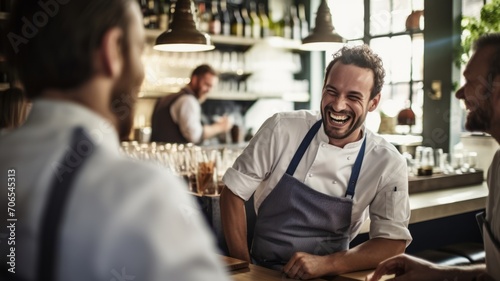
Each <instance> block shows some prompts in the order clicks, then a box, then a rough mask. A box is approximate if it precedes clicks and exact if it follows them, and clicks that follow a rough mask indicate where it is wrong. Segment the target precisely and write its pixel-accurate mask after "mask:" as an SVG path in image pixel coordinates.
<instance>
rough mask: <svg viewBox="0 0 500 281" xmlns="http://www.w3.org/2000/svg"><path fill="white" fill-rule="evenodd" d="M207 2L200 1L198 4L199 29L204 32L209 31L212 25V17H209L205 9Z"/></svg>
mask: <svg viewBox="0 0 500 281" xmlns="http://www.w3.org/2000/svg"><path fill="white" fill-rule="evenodd" d="M205 7H206V6H205V2H200V3H199V4H198V30H200V31H202V32H208V31H209V25H210V22H209V21H210V19H209V17H210V16H209V14H208V13H207V11H206V9H205Z"/></svg>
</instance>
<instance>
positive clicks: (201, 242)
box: [0, 100, 229, 281]
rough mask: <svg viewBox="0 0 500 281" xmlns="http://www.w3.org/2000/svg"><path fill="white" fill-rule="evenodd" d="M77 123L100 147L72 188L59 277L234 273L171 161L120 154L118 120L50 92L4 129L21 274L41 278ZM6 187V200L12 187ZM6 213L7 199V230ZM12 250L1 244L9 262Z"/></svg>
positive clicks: (1, 166)
mask: <svg viewBox="0 0 500 281" xmlns="http://www.w3.org/2000/svg"><path fill="white" fill-rule="evenodd" d="M77 126H81V127H83V128H84V129H85V131H86V132H88V134H89V135H90V138H91V139H92V142H93V143H94V145H95V148H94V153H93V154H92V156H91V157H90V158H88V160H87V162H86V164H85V165H84V166H82V169H81V170H80V174H79V175H78V177H76V178H75V182H74V185H73V187H72V190H71V193H70V195H69V198H68V203H67V206H66V211H65V215H64V216H63V224H62V229H61V236H60V238H61V239H60V241H59V245H60V251H59V252H58V253H57V255H56V256H57V258H58V263H57V271H56V275H57V276H58V277H59V278H58V279H57V280H72V281H80V280H81V281H91V280H102V281H109V280H131V279H129V278H132V277H134V280H141V281H143V280H155V281H156V280H175V281H178V280H192V281H198V280H207V281H209V280H210V281H212V280H229V279H228V278H227V277H226V273H225V269H224V267H223V265H221V264H220V261H219V260H218V257H217V255H216V254H215V253H216V251H217V250H216V247H215V244H214V243H215V241H214V239H213V237H212V236H211V235H210V234H209V232H208V228H207V226H206V224H205V222H203V219H202V217H201V216H200V212H199V209H198V206H197V204H196V202H195V201H194V199H193V198H192V197H190V196H189V195H188V194H187V193H186V192H185V190H187V187H186V186H185V184H184V183H183V182H181V181H180V180H179V179H178V178H176V177H174V176H172V175H171V174H169V173H168V172H167V171H166V170H163V169H160V168H159V167H155V166H152V165H151V166H150V165H148V164H146V163H142V162H137V161H134V160H132V159H129V158H127V157H126V156H124V155H122V154H121V153H120V151H119V149H120V147H119V140H118V136H117V133H116V131H115V129H114V128H113V127H112V126H111V124H110V123H108V122H107V121H106V120H104V119H103V118H101V117H100V116H98V115H97V114H95V113H94V112H92V111H90V110H88V109H87V108H85V107H82V106H80V105H78V104H75V103H69V102H61V101H49V100H39V101H35V103H34V105H33V110H32V112H31V114H30V116H29V117H28V120H27V122H26V123H25V124H24V125H23V126H22V127H21V128H19V129H17V130H14V131H12V132H11V133H9V134H7V135H5V136H2V137H1V138H0V159H2V160H1V162H0V171H1V173H0V180H1V182H2V185H3V186H6V183H7V171H8V170H15V183H16V188H15V192H16V194H15V198H16V201H15V202H16V206H15V209H16V217H17V219H18V222H17V225H16V230H15V237H16V244H15V247H16V268H15V270H16V274H17V276H18V277H21V278H26V280H34V278H35V274H36V267H37V263H38V260H37V249H38V240H37V239H38V235H39V234H40V227H41V225H40V221H41V217H42V214H43V210H44V207H45V204H46V202H47V196H48V192H49V186H50V185H51V182H52V181H53V180H54V178H55V177H56V175H55V173H56V171H61V170H58V167H62V166H61V165H65V166H66V167H70V168H71V167H72V166H71V161H70V160H63V159H62V157H63V155H64V154H65V150H66V149H68V146H69V143H70V139H69V138H70V136H71V134H72V131H73V129H74V128H75V127H77ZM73 167H74V166H73ZM1 194H2V195H1V196H0V201H1V202H0V203H1V204H2V206H5V207H6V206H7V201H6V195H7V190H6V188H5V189H4V190H3V191H2V193H1ZM6 215H7V210H6V209H5V210H4V211H2V212H0V220H1V222H0V224H1V225H2V228H1V229H0V232H5V229H6V228H5V227H4V226H3V225H4V223H5V222H6V218H5V216H6ZM5 247H7V243H4V241H2V243H0V252H1V253H7V249H6V248H5ZM8 247H10V246H8ZM5 259H6V254H2V256H0V262H1V263H2V268H3V267H4V266H5V265H6V261H5ZM125 277H126V278H125ZM123 278H125V279H123Z"/></svg>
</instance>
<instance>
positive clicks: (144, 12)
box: [139, 0, 149, 28]
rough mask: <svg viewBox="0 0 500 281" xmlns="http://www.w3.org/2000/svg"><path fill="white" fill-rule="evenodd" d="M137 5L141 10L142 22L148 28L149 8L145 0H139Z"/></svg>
mask: <svg viewBox="0 0 500 281" xmlns="http://www.w3.org/2000/svg"><path fill="white" fill-rule="evenodd" d="M139 5H140V7H141V12H142V23H143V25H144V27H145V28H149V8H148V1H147V0H140V2H139Z"/></svg>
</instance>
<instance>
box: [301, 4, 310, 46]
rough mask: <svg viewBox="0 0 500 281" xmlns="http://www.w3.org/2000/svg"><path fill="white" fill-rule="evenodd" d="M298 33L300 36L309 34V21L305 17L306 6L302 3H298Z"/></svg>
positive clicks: (303, 36) (304, 36)
mask: <svg viewBox="0 0 500 281" xmlns="http://www.w3.org/2000/svg"><path fill="white" fill-rule="evenodd" d="M299 19H300V34H301V37H302V38H306V37H307V36H308V35H309V23H308V22H307V19H306V8H305V7H304V4H299Z"/></svg>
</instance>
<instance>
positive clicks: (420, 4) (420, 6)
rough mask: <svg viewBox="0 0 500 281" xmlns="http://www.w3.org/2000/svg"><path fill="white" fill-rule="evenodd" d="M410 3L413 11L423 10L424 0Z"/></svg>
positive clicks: (415, 0)
mask: <svg viewBox="0 0 500 281" xmlns="http://www.w3.org/2000/svg"><path fill="white" fill-rule="evenodd" d="M411 2H412V3H411V4H412V9H413V11H416V10H423V9H424V0H413V1H411Z"/></svg>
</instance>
